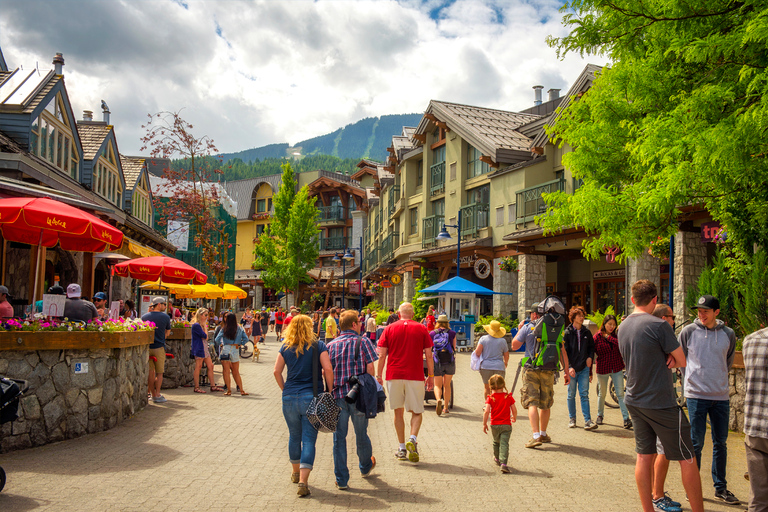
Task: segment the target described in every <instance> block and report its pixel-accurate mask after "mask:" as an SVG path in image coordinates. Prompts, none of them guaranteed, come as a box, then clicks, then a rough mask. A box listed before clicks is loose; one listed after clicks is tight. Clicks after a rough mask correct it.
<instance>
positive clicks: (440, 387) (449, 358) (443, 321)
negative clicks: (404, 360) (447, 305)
mask: <svg viewBox="0 0 768 512" xmlns="http://www.w3.org/2000/svg"><path fill="white" fill-rule="evenodd" d="M436 325H437V328H436V329H435V330H434V331H432V332H431V333H429V336H430V337H431V338H432V345H433V348H432V357H433V360H434V362H435V400H437V405H436V406H435V412H436V413H437V415H438V416H440V415H441V414H443V415H446V414H448V413H449V412H450V411H449V410H448V408H449V406H450V403H451V379H452V378H453V376H454V375H455V374H456V332H455V331H453V330H451V329H450V327H449V324H448V317H447V316H446V315H440V316H439V317H437V324H436ZM443 396H445V407H443Z"/></svg>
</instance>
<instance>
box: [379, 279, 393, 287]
mask: <svg viewBox="0 0 768 512" xmlns="http://www.w3.org/2000/svg"><path fill="white" fill-rule="evenodd" d="M381 286H382V288H392V282H391V281H387V280H384V281H382V282H381Z"/></svg>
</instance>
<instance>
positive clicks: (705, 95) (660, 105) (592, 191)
mask: <svg viewBox="0 0 768 512" xmlns="http://www.w3.org/2000/svg"><path fill="white" fill-rule="evenodd" d="M562 12H564V13H566V14H565V15H564V24H565V25H566V26H567V27H568V28H569V29H570V33H569V34H568V35H567V36H565V37H563V38H550V39H549V43H550V45H551V46H554V47H556V48H557V50H558V53H559V54H560V55H565V54H567V53H569V52H577V53H579V54H582V55H584V54H591V55H603V56H607V57H608V58H609V59H610V60H611V61H612V64H611V65H610V67H606V68H604V69H603V70H602V71H601V72H599V73H598V77H597V78H596V80H595V81H594V83H593V85H592V87H591V89H590V90H589V91H588V92H587V93H586V94H585V95H584V96H583V97H582V98H580V99H577V98H574V100H575V101H572V102H571V103H570V105H569V106H568V108H567V110H566V111H565V112H563V113H562V115H560V117H559V119H558V120H557V122H556V124H554V126H550V127H548V133H549V134H550V136H551V137H552V139H553V140H555V141H558V143H560V144H563V143H565V144H568V145H570V146H571V147H573V148H574V149H573V151H572V152H569V153H568V154H567V155H566V156H565V157H564V158H563V164H564V165H565V166H566V167H568V168H569V169H570V170H571V171H572V172H573V175H574V176H575V177H577V178H581V179H582V180H583V181H584V186H583V187H581V188H580V189H579V190H578V191H577V192H576V193H575V194H572V195H567V194H564V193H555V194H549V195H548V196H547V197H546V200H547V201H548V204H549V205H550V208H549V209H548V211H547V214H546V215H543V216H541V217H540V218H539V222H540V224H541V225H542V226H543V227H544V228H545V231H547V232H554V231H559V230H560V229H562V228H563V227H564V226H572V225H577V226H581V227H583V228H584V229H585V230H586V232H587V233H589V234H590V235H592V238H590V239H588V240H587V241H586V242H584V247H583V252H584V254H585V255H586V256H588V257H599V256H600V254H601V253H602V251H603V250H604V248H605V247H606V246H609V247H610V246H617V247H620V248H622V249H623V251H624V252H623V254H622V257H623V258H626V257H628V256H636V255H638V254H640V253H641V252H642V251H644V250H645V249H646V248H647V247H648V245H649V243H650V242H651V241H653V240H656V239H657V238H658V237H662V238H663V237H667V236H669V235H672V234H674V233H675V232H676V231H677V228H678V226H677V223H678V222H679V221H680V220H681V219H684V215H685V210H686V209H687V208H688V207H690V206H699V205H700V206H703V207H705V208H706V209H707V210H708V211H709V212H710V213H711V214H712V216H713V217H714V218H715V219H716V220H718V221H720V222H721V223H722V224H723V225H724V226H725V227H726V229H727V233H728V238H729V241H731V242H732V243H733V246H734V249H735V250H736V251H737V252H738V253H739V254H741V255H746V254H748V253H751V252H752V248H753V244H758V245H762V246H766V244H768V199H767V198H768V168H767V167H766V163H767V162H766V157H767V156H768V144H767V142H768V139H767V138H766V133H767V132H766V124H767V123H768V95H766V94H765V93H766V92H768V91H767V90H768V2H766V1H765V0H763V1H743V2H737V1H733V0H691V1H686V2H679V1H677V0H653V1H650V2H648V1H645V0H619V1H613V0H612V1H607V0H572V1H568V2H567V3H566V4H565V5H564V6H563V8H562Z"/></svg>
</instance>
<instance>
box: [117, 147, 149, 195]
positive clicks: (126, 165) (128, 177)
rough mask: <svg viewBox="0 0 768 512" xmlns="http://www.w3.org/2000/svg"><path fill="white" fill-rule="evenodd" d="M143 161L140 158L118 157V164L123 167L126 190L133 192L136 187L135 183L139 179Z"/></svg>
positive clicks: (142, 158)
mask: <svg viewBox="0 0 768 512" xmlns="http://www.w3.org/2000/svg"><path fill="white" fill-rule="evenodd" d="M145 161H146V159H145V158H144V157H141V156H125V155H120V164H121V165H122V167H123V177H124V178H125V186H126V188H128V189H131V190H133V189H134V187H136V183H137V182H138V181H139V178H140V177H141V171H143V170H144V163H145Z"/></svg>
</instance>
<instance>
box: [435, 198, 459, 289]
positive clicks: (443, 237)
mask: <svg viewBox="0 0 768 512" xmlns="http://www.w3.org/2000/svg"><path fill="white" fill-rule="evenodd" d="M445 228H456V277H459V264H460V263H459V260H460V259H461V211H459V215H458V223H457V224H456V225H451V224H443V229H441V230H440V233H438V234H437V236H436V237H435V240H450V239H451V234H450V233H448V230H447V229H445Z"/></svg>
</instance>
